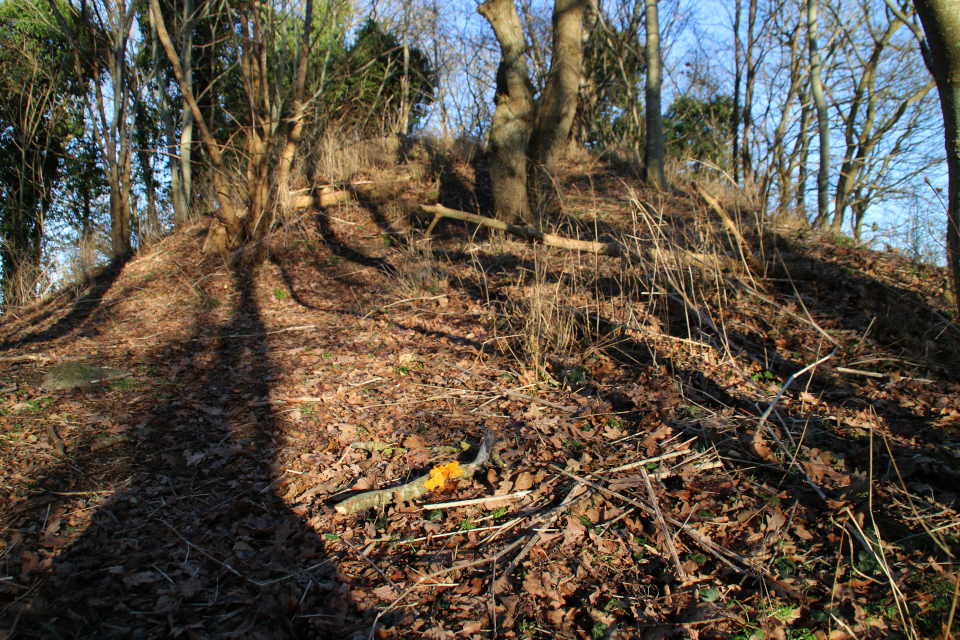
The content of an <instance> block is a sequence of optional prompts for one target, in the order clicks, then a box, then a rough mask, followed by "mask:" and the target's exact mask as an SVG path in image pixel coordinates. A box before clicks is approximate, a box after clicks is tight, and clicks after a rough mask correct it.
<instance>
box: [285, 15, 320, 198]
mask: <svg viewBox="0 0 960 640" xmlns="http://www.w3.org/2000/svg"><path fill="white" fill-rule="evenodd" d="M312 25H313V0H307V6H306V12H305V17H304V23H303V38H302V39H301V41H300V57H299V59H298V60H297V82H296V85H295V86H294V89H293V127H292V128H291V129H290V135H289V136H288V137H287V144H286V146H285V147H284V149H283V155H282V156H281V157H280V175H279V179H278V180H277V185H278V186H279V187H280V188H281V189H283V188H289V184H287V183H288V182H289V180H290V167H291V166H293V158H294V156H295V155H296V153H297V147H298V146H299V145H300V138H301V137H303V114H304V111H305V110H306V106H305V105H304V103H303V92H304V88H305V86H306V82H307V63H308V56H309V55H310V31H311V28H312Z"/></svg>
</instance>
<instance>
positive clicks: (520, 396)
mask: <svg viewBox="0 0 960 640" xmlns="http://www.w3.org/2000/svg"><path fill="white" fill-rule="evenodd" d="M440 362H443V364H445V365H447V366H448V367H452V368H454V369H456V370H457V371H462V372H463V373H466V374H467V375H471V376H473V377H474V378H479V379H481V380H483V381H484V382H486V383H487V384H489V385H490V386H492V387H493V388H495V389H496V390H497V391H499V392H500V394H501V395H505V396H510V397H511V398H517V399H519V400H526V401H528V402H535V403H537V404H542V405H544V406H547V407H553V408H554V409H559V410H560V411H565V412H566V413H576V412H577V409H576V408H574V407H566V406H564V405H562V404H557V403H556V402H550V401H549V400H543V399H542V398H537V397H536V396H528V395H527V394H525V393H519V392H516V391H510V390H509V389H504V388H503V387H501V386H500V385H498V384H497V383H496V382H493V381H492V380H488V379H487V378H484V377H483V376H482V375H480V374H479V373H474V372H473V371H470V370H469V369H465V368H463V367H461V366H459V365H456V364H453V363H452V362H445V361H443V360H441V361H440Z"/></svg>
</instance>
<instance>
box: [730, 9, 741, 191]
mask: <svg viewBox="0 0 960 640" xmlns="http://www.w3.org/2000/svg"><path fill="white" fill-rule="evenodd" d="M740 2H741V0H736V3H735V6H734V14H733V61H734V72H733V115H732V116H731V123H730V128H731V129H732V130H733V152H732V157H731V161H732V162H733V182H734V184H740V79H741V75H742V74H743V68H742V67H741V66H740V46H741V45H740V12H741V7H740Z"/></svg>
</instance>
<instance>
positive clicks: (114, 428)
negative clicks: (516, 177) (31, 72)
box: [0, 184, 960, 640]
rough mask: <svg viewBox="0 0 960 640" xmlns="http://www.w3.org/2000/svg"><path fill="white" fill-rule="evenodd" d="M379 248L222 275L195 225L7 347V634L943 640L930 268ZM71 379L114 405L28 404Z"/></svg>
mask: <svg viewBox="0 0 960 640" xmlns="http://www.w3.org/2000/svg"><path fill="white" fill-rule="evenodd" d="M604 188H606V189H608V190H614V189H617V188H618V187H617V186H616V185H614V184H610V185H607V186H605V187H604ZM620 188H622V187H620ZM627 196H628V194H624V198H623V202H626V201H627V200H628V197H627ZM614 201H615V199H610V200H609V201H608V200H604V201H603V203H602V205H598V206H605V207H610V211H608V212H606V213H605V214H604V215H606V216H608V217H609V218H610V219H612V220H621V221H623V220H627V219H629V215H628V214H629V211H627V210H626V209H625V208H624V207H623V206H620V207H619V208H618V206H617V205H616V204H615V203H614ZM662 213H663V215H664V216H672V217H673V218H675V219H678V220H679V219H686V220H687V221H688V223H689V224H693V222H696V215H702V212H697V211H696V210H691V205H690V204H689V203H687V202H685V201H683V199H679V200H674V201H671V202H668V203H667V204H666V205H664V211H663V212H662ZM618 215H619V216H620V217H619V218H617V216H618ZM370 216H371V213H370V210H369V207H366V206H364V205H357V204H349V205H341V208H340V209H339V210H338V212H337V219H338V220H342V221H345V222H343V223H337V222H329V221H328V222H326V223H324V225H320V224H318V225H317V226H316V228H311V227H309V226H303V227H301V228H296V227H291V228H290V229H286V230H284V231H283V232H281V233H279V234H277V236H276V237H274V239H273V245H272V249H271V258H270V260H269V261H268V262H266V263H264V264H262V265H260V266H258V267H255V268H252V269H249V270H246V271H244V270H241V269H232V268H231V267H229V266H227V265H225V264H224V262H223V261H222V260H221V259H220V258H210V257H207V258H205V257H202V256H200V255H199V253H198V247H199V243H200V240H199V238H202V232H203V228H202V226H195V227H191V228H188V229H184V230H181V231H179V232H178V233H176V234H174V235H172V236H170V237H168V238H167V239H165V240H164V241H163V242H161V243H159V244H158V245H157V246H156V247H153V248H151V249H150V250H148V252H147V253H146V255H143V256H139V257H137V258H136V259H134V260H131V261H130V262H128V263H127V264H125V265H123V266H122V268H120V267H115V268H112V269H107V270H105V271H104V272H103V273H102V274H100V276H99V277H98V278H97V279H95V280H93V281H92V282H91V284H89V285H88V286H87V287H86V288H81V289H79V290H77V291H76V292H75V293H72V294H70V295H66V294H61V295H59V296H58V297H53V298H50V299H48V300H46V301H45V302H43V303H42V304H38V305H36V306H35V307H33V308H31V309H27V310H25V311H24V312H23V313H22V314H19V315H18V316H17V317H15V318H14V317H13V316H11V318H12V320H11V321H10V322H9V323H5V325H4V327H3V328H2V329H0V340H2V342H3V349H4V352H5V353H4V356H9V358H5V359H4V360H2V361H0V380H2V384H0V386H3V387H5V389H6V390H5V391H4V396H3V397H2V398H0V433H2V437H3V446H2V448H0V456H2V461H3V468H4V470H5V472H4V474H3V478H2V487H0V509H2V513H3V519H2V522H3V528H2V531H0V558H2V563H3V565H2V569H0V574H2V575H0V627H2V631H3V633H4V634H6V637H12V636H14V635H16V634H19V635H20V636H21V637H25V638H34V637H37V638H39V637H58V636H59V637H104V638H108V637H124V638H128V637H134V638H136V637H144V638H146V637H188V638H190V637H198V638H199V637H224V638H231V637H234V638H240V637H243V638H273V637H297V638H301V637H303V638H306V637H317V638H325V637H338V638H343V637H347V638H352V637H356V638H361V637H362V638H368V637H377V638H394V637H397V638H400V637H411V638H413V637H417V638H419V637H423V638H447V637H471V638H487V637H504V638H541V637H542V638H547V637H551V638H552V637H569V638H596V639H599V638H643V639H645V640H648V639H654V638H667V637H692V638H700V637H703V638H711V637H718V638H719V637H724V638H730V637H733V638H743V639H747V638H760V637H774V638H818V639H820V638H829V639H831V640H836V639H840V638H854V637H856V638H866V637H878V638H879V637H893V636H903V637H916V638H920V637H938V635H939V637H943V638H946V637H947V632H946V631H945V629H946V627H945V625H947V624H948V623H952V624H953V626H954V629H953V632H955V631H956V625H957V624H958V623H956V622H954V621H955V619H956V616H954V615H953V614H952V610H953V606H954V605H955V601H956V587H955V585H956V584H957V567H956V564H955V556H956V554H957V550H958V539H957V535H958V527H960V519H958V517H957V513H956V500H957V497H956V489H955V487H956V486H957V478H958V468H960V467H958V460H957V459H958V457H960V454H957V451H958V450H960V449H958V447H957V442H958V440H957V427H958V421H960V393H958V385H957V383H956V382H955V380H956V379H957V377H956V375H955V374H956V371H957V361H956V358H955V355H954V354H956V353H957V352H958V350H957V347H958V344H957V342H958V335H960V332H958V331H957V330H956V328H955V325H953V324H951V323H949V322H948V321H946V320H945V318H946V316H947V313H948V312H947V311H946V310H947V309H948V308H949V304H948V302H949V301H947V300H946V295H947V294H946V293H945V292H946V291H949V287H948V286H947V284H946V280H945V275H944V273H943V272H942V271H939V270H934V269H932V268H929V267H922V266H917V265H913V264H912V263H910V262H908V261H906V260H903V259H901V258H899V257H897V256H894V255H890V254H886V255H884V254H878V253H875V252H870V251H867V250H863V249H857V250H854V249H850V248H848V247H842V246H836V245H832V244H830V243H828V242H826V241H823V240H822V239H811V238H809V237H808V238H801V237H799V236H798V235H797V234H796V233H792V232H789V231H780V232H774V231H772V230H766V229H765V230H764V233H762V234H758V233H756V231H754V232H752V233H745V235H746V241H749V242H750V243H751V244H752V246H754V248H755V249H756V248H758V247H761V246H762V247H766V250H767V251H769V253H770V254H771V255H776V256H777V260H770V261H768V262H769V264H770V267H769V269H770V271H769V273H767V275H766V278H760V277H756V278H755V279H754V280H753V282H752V283H751V284H749V285H747V284H746V283H745V279H744V278H743V277H741V276H738V275H737V274H732V273H725V274H720V275H718V274H712V275H711V274H708V273H707V272H704V273H703V274H700V275H697V274H692V273H689V272H688V273H686V274H682V273H681V274H677V273H673V274H670V273H668V272H667V270H668V267H667V266H665V265H662V264H654V265H634V266H633V268H632V270H630V271H624V269H623V265H622V264H621V263H620V262H618V261H617V260H615V259H611V258H606V257H598V256H589V257H587V256H571V255H569V254H563V253H559V252H555V251H552V250H545V249H543V248H541V247H537V246H535V245H529V244H521V243H514V242H511V241H508V240H503V239H502V238H497V237H496V236H494V235H491V236H489V237H486V236H484V237H476V236H472V235H470V233H471V232H470V231H468V230H467V229H466V228H458V227H454V228H452V229H451V230H450V231H449V232H448V235H446V236H443V235H441V236H440V237H439V238H437V239H434V240H433V241H432V245H429V246H427V248H425V249H424V248H419V249H418V248H410V249H407V250H398V249H397V248H396V243H392V244H391V245H390V246H388V245H386V244H385V243H383V242H382V240H381V237H380V236H364V237H361V236H359V235H358V233H359V232H358V230H357V227H359V226H360V225H361V224H363V223H364V222H367V221H368V220H369V219H370ZM625 216H626V217H625ZM318 219H319V218H318ZM331 220H332V219H331ZM691 220H692V221H693V222H690V221H691ZM346 222H353V223H355V224H352V225H350V224H346ZM356 223H360V224H356ZM570 224H571V225H572V224H573V223H572V222H571V223H570ZM623 224H626V222H623ZM441 230H442V227H441ZM560 231H566V232H567V233H569V232H570V228H567V229H560ZM407 232H408V235H409V237H410V238H411V247H413V246H414V243H415V241H416V237H417V233H418V231H417V230H416V228H412V229H407ZM424 261H427V263H428V266H429V269H431V270H435V272H436V273H434V271H431V272H430V273H431V275H430V277H425V276H424V275H423V273H424V272H423V265H424ZM411 262H412V263H415V264H416V265H417V268H416V270H414V269H412V268H411V267H410V266H409V265H410V263H411ZM410 272H413V273H415V274H417V276H416V278H413V279H410V278H408V277H406V276H404V275H403V274H404V273H410ZM437 274H439V275H437ZM405 278H406V279H405ZM685 278H686V279H685ZM711 278H712V280H711ZM398 279H400V280H401V281H402V282H403V286H402V287H400V286H398V284H397V282H398ZM424 287H426V288H424ZM551 290H552V291H554V292H555V293H554V294H549V292H550V291H551ZM277 291H284V292H286V294H287V295H282V296H281V295H277V294H276V292H277ZM557 291H563V293H562V295H559V294H556V292H557ZM544 292H548V293H544ZM537 296H540V297H539V298H537ZM688 300H696V301H697V304H696V308H697V312H696V313H694V312H693V311H691V307H690V305H689V304H687V302H685V301H688ZM549 305H554V307H553V308H554V311H551V312H549V313H547V312H546V311H544V309H546V308H547V307H548V306H549ZM545 317H547V318H548V319H549V320H550V322H552V323H557V322H568V323H570V326H569V327H565V328H562V329H563V331H554V329H556V327H548V326H545V325H544V324H543V323H542V322H541V321H542V320H543V318H545ZM707 320H709V322H707ZM538 323H539V324H538ZM720 328H722V329H721V330H720V331H719V332H718V331H715V330H714V329H720ZM828 337H829V338H830V340H828V339H827V338H828ZM830 354H832V357H830V358H826V359H825V357H826V356H828V355H830ZM63 361H83V362H89V363H90V364H91V365H96V366H110V367H117V368H123V369H127V370H130V371H133V372H134V373H133V376H132V377H131V378H128V379H124V380H122V381H120V380H118V381H111V382H103V383H99V384H97V385H94V386H90V387H85V388H79V389H71V390H64V391H44V390H43V389H42V388H40V386H39V383H40V381H41V379H42V377H43V374H44V373H45V371H47V370H49V369H51V368H53V367H54V366H57V364H59V363H61V362H63ZM814 363H818V364H816V366H815V367H810V365H812V364H814ZM805 369H807V370H806V371H804V370H805ZM801 372H802V373H801ZM792 376H795V377H792ZM788 383H789V384H788ZM51 433H53V434H55V435H56V438H58V439H60V440H61V442H62V443H63V446H64V448H65V455H63V454H62V453H60V451H59V450H58V448H57V446H56V439H54V437H52V436H51ZM487 434H494V435H495V444H494V446H493V450H492V452H491V456H490V459H489V460H488V461H487V463H486V464H485V466H484V467H483V468H482V469H480V468H478V469H477V470H476V472H475V473H472V475H470V476H464V477H457V475H458V474H457V473H456V472H455V471H454V470H462V469H463V468H465V467H468V466H469V465H470V464H471V463H472V462H473V461H474V459H475V458H476V455H477V450H478V447H479V446H480V445H481V443H482V442H483V441H484V438H485V436H486V435H487ZM433 471H435V472H436V474H439V475H438V477H437V478H436V480H435V482H434V484H436V486H435V487H432V490H431V491H429V492H428V493H426V494H425V495H423V496H419V497H416V498H413V499H408V500H404V499H403V497H402V496H399V495H398V488H399V487H402V486H404V485H406V484H408V483H410V482H411V481H412V480H414V479H416V478H418V477H421V478H429V477H431V474H432V472H433ZM436 474H435V475H436ZM378 491H379V492H382V495H384V496H386V499H384V500H382V501H378V503H377V504H376V505H375V506H374V507H373V508H368V509H364V510H361V511H358V512H356V513H350V514H342V513H339V512H338V510H337V508H336V507H337V506H338V505H342V504H344V503H345V501H347V500H350V499H353V498H355V497H356V496H359V495H362V494H365V493H369V492H378Z"/></svg>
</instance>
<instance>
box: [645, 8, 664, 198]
mask: <svg viewBox="0 0 960 640" xmlns="http://www.w3.org/2000/svg"><path fill="white" fill-rule="evenodd" d="M657 2H658V0H647V9H646V19H645V25H646V32H647V45H646V56H647V85H646V98H647V104H646V109H647V117H646V125H647V139H646V146H645V149H644V165H645V169H646V179H647V182H648V183H649V184H650V185H651V186H653V187H656V188H657V189H660V190H665V189H667V188H668V186H667V175H666V172H665V170H664V163H665V150H664V140H663V114H662V110H661V106H660V90H661V87H662V85H663V79H662V78H661V76H660V64H661V59H660V19H659V17H658V15H657Z"/></svg>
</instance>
